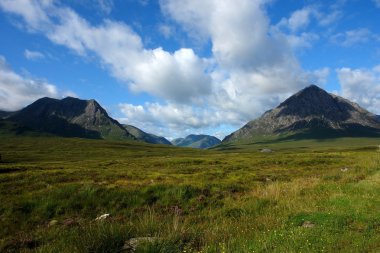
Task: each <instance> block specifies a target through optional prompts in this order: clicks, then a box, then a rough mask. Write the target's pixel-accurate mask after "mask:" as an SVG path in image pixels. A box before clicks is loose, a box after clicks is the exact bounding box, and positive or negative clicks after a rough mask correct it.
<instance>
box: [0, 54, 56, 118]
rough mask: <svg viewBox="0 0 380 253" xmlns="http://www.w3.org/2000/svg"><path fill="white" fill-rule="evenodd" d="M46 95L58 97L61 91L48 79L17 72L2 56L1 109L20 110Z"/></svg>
mask: <svg viewBox="0 0 380 253" xmlns="http://www.w3.org/2000/svg"><path fill="white" fill-rule="evenodd" d="M44 96H49V97H58V96H59V91H58V89H57V87H56V86H54V85H53V84H50V83H48V82H46V81H43V80H36V79H31V78H27V77H24V76H21V75H19V74H17V73H16V72H14V70H12V69H11V67H10V66H9V65H8V64H7V62H6V60H5V58H4V57H3V56H0V110H5V111H13V110H18V109H20V108H21V107H23V106H25V105H27V104H29V103H31V102H33V101H34V100H36V99H38V98H40V97H44Z"/></svg>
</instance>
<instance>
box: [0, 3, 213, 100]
mask: <svg viewBox="0 0 380 253" xmlns="http://www.w3.org/2000/svg"><path fill="white" fill-rule="evenodd" d="M22 1H23V0H17V1H16V0H13V1H12V3H14V2H19V3H18V4H19V5H21V4H22ZM9 5H10V4H9V3H8V2H2V7H3V9H4V10H6V11H8V12H11V13H14V14H17V15H21V16H22V17H23V18H24V20H25V22H26V23H27V25H31V26H32V27H33V30H36V31H39V32H41V33H45V34H46V36H47V37H48V38H49V39H50V40H51V41H53V42H54V43H57V44H60V45H64V46H66V47H68V48H70V49H72V50H74V51H75V52H77V53H78V54H80V55H86V54H95V55H97V56H98V57H99V59H100V60H101V61H102V63H103V64H105V65H106V66H108V67H109V69H110V71H111V72H112V74H113V75H114V76H116V77H117V78H118V79H120V80H123V81H125V82H126V83H128V84H129V85H130V87H131V88H132V89H133V90H134V91H143V92H148V93H150V94H153V95H155V96H159V97H161V98H164V99H168V100H173V101H177V102H180V101H182V102H189V101H193V100H194V99H195V98H198V97H199V96H200V95H204V94H207V93H209V92H210V87H211V86H210V78H209V77H207V75H206V73H205V71H206V69H205V67H206V66H205V64H204V62H203V60H202V59H200V58H199V57H198V56H197V55H195V54H194V52H193V50H192V49H180V50H178V51H176V52H174V53H169V52H167V51H164V50H163V49H162V48H156V49H153V50H148V49H145V48H144V47H143V45H142V41H141V38H140V37H139V36H138V35H137V34H136V33H135V32H134V31H133V30H132V29H131V28H130V27H129V26H128V25H126V24H124V23H120V22H114V21H110V20H105V21H104V22H103V23H102V24H100V25H98V26H92V25H91V24H90V23H88V22H87V21H86V20H85V19H83V18H82V17H80V16H79V15H78V14H77V13H75V12H74V11H73V10H71V9H69V8H65V7H57V6H55V5H54V4H53V3H51V4H50V5H47V4H46V5H44V4H41V3H40V2H37V1H36V2H34V5H33V6H34V9H35V10H45V11H46V10H47V9H49V10H50V12H49V15H48V14H45V15H42V16H44V17H45V18H43V20H44V22H43V24H44V25H41V26H39V25H38V24H40V22H39V21H38V20H37V21H33V23H32V24H30V23H29V22H30V19H29V18H28V16H27V15H25V13H24V12H23V11H18V10H14V9H13V8H10V7H9ZM11 5H13V4H11ZM44 8H46V9H44ZM36 24H37V25H36Z"/></svg>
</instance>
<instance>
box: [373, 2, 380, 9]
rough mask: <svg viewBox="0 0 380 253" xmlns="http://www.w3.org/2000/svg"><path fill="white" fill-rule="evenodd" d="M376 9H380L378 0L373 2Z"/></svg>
mask: <svg viewBox="0 0 380 253" xmlns="http://www.w3.org/2000/svg"><path fill="white" fill-rule="evenodd" d="M373 2H374V4H375V5H376V7H377V8H380V0H373Z"/></svg>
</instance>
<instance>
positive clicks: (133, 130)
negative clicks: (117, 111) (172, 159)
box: [123, 125, 172, 145]
mask: <svg viewBox="0 0 380 253" xmlns="http://www.w3.org/2000/svg"><path fill="white" fill-rule="evenodd" d="M123 127H124V128H125V129H127V131H128V132H129V133H130V134H132V135H133V136H134V137H135V138H136V139H137V140H140V141H144V142H148V143H153V144H167V145H172V143H171V142H170V141H168V140H167V139H165V138H164V137H160V136H157V135H154V134H149V133H146V132H144V131H142V130H141V129H139V128H137V127H134V126H131V125H123Z"/></svg>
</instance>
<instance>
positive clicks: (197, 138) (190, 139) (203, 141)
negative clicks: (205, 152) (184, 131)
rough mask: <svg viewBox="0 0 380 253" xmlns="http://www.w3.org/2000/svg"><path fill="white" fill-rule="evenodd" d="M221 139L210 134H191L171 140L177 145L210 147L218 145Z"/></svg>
mask: <svg viewBox="0 0 380 253" xmlns="http://www.w3.org/2000/svg"><path fill="white" fill-rule="evenodd" d="M220 142H221V141H220V140H219V139H218V138H216V137H214V136H210V135H194V134H191V135H189V136H187V137H186V138H178V139H174V140H173V141H172V143H173V145H175V146H179V147H191V148H202V149H205V148H210V147H213V146H215V145H218V144H219V143H220Z"/></svg>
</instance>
